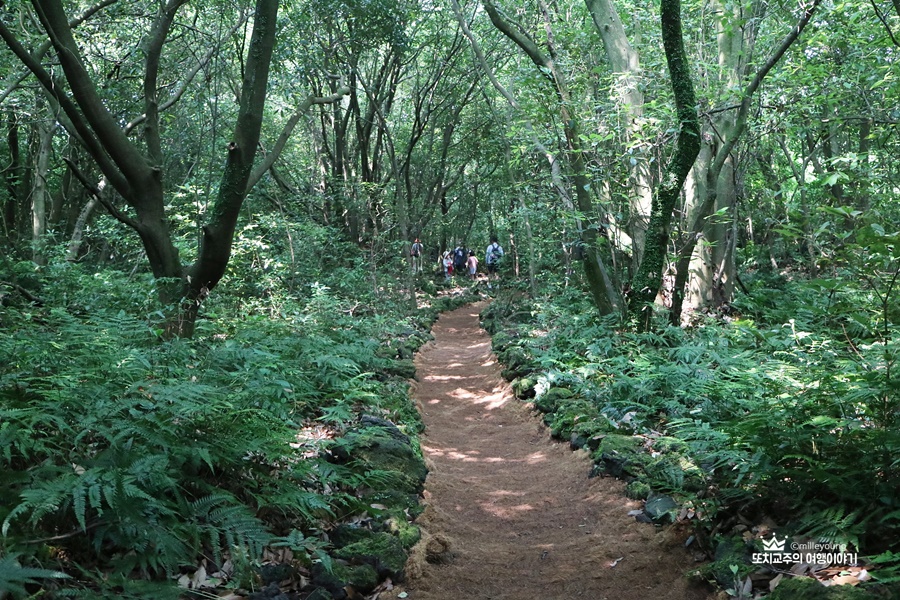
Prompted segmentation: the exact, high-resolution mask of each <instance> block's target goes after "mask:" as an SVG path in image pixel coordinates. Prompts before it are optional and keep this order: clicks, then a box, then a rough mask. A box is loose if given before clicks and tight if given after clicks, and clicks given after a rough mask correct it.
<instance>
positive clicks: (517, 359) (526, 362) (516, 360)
mask: <svg viewBox="0 0 900 600" xmlns="http://www.w3.org/2000/svg"><path fill="white" fill-rule="evenodd" d="M497 358H499V359H500V362H501V363H503V364H504V365H506V368H505V369H503V371H502V372H501V373H500V374H501V375H502V376H503V378H504V379H506V380H507V381H512V380H513V379H516V378H517V377H524V376H525V375H529V374H531V373H533V372H534V371H536V370H537V365H535V364H534V363H533V360H532V358H531V355H530V354H529V353H528V352H527V351H526V350H525V349H524V348H522V347H521V346H510V347H509V348H507V349H506V350H504V351H503V352H501V353H500V354H499V355H498V356H497Z"/></svg>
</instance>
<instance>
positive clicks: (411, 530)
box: [383, 516, 422, 550]
mask: <svg viewBox="0 0 900 600" xmlns="http://www.w3.org/2000/svg"><path fill="white" fill-rule="evenodd" d="M383 527H384V530H385V531H386V532H388V533H390V534H391V535H395V536H397V539H398V540H400V545H401V546H403V548H404V549H406V550H409V549H410V548H412V547H413V546H415V545H416V542H418V541H419V540H420V539H422V531H421V530H420V529H419V528H418V527H417V526H415V525H413V524H412V523H410V522H408V521H407V520H406V519H405V518H403V517H402V516H396V517H391V518H390V519H387V520H386V521H385V522H384V523H383Z"/></svg>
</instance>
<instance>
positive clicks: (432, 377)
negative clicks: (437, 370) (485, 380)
mask: <svg viewBox="0 0 900 600" xmlns="http://www.w3.org/2000/svg"><path fill="white" fill-rule="evenodd" d="M475 377H477V375H427V376H425V377H424V380H425V381H458V380H460V379H474V378H475Z"/></svg>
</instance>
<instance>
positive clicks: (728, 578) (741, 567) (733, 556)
mask: <svg viewBox="0 0 900 600" xmlns="http://www.w3.org/2000/svg"><path fill="white" fill-rule="evenodd" d="M734 568H736V569H737V573H735V571H734ZM754 570H756V567H754V566H752V565H751V564H750V548H748V546H747V544H746V543H744V540H743V539H742V538H741V537H740V536H733V537H728V538H722V539H720V540H719V542H718V544H716V549H715V552H714V553H713V562H711V563H709V564H707V565H705V566H704V567H703V571H704V572H705V573H706V574H707V575H709V576H711V577H712V578H713V579H715V580H716V582H717V583H718V584H719V585H720V586H722V587H723V588H728V587H730V586H732V585H733V584H734V581H735V579H736V578H737V579H743V578H744V577H746V576H747V575H748V574H749V573H751V572H753V571H754Z"/></svg>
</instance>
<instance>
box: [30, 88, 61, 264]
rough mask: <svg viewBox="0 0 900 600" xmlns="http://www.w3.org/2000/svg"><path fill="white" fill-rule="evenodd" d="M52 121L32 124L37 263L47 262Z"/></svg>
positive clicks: (33, 249) (34, 258) (33, 226)
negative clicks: (48, 179) (48, 178)
mask: <svg viewBox="0 0 900 600" xmlns="http://www.w3.org/2000/svg"><path fill="white" fill-rule="evenodd" d="M41 100H42V99H41V98H40V97H39V98H38V107H37V111H36V112H37V113H38V114H41V113H43V112H44V111H43V109H42V108H41V105H43V102H42V101H41ZM55 128H56V126H55V124H54V122H53V121H49V120H46V119H39V120H38V121H37V122H35V124H34V129H35V141H36V143H37V149H36V151H35V154H34V168H33V170H32V177H33V179H32V183H31V260H32V261H34V263H35V264H37V265H45V264H47V257H46V255H45V250H46V245H47V239H46V236H47V213H48V209H49V205H50V202H49V200H50V189H49V184H48V182H47V177H48V175H49V173H50V152H51V150H52V145H53V130H54V129H55Z"/></svg>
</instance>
